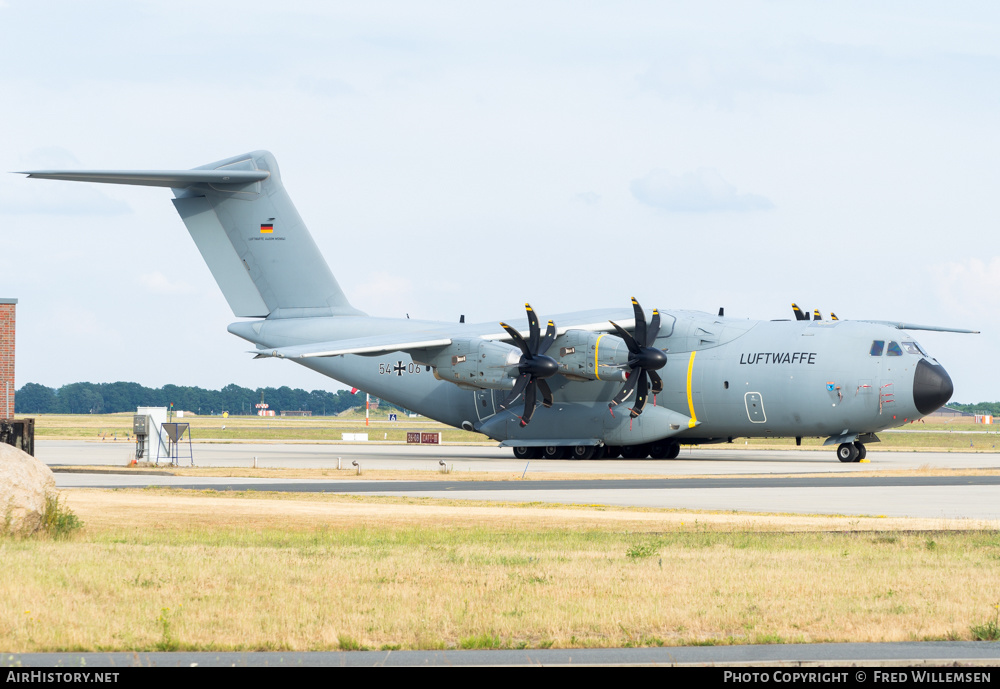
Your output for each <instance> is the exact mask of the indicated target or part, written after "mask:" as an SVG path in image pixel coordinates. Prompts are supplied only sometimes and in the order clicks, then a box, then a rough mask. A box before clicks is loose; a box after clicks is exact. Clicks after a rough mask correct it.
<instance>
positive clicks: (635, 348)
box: [608, 321, 642, 354]
mask: <svg viewBox="0 0 1000 689" xmlns="http://www.w3.org/2000/svg"><path fill="white" fill-rule="evenodd" d="M608 323H610V324H611V325H613V326H615V332H617V333H618V337H620V338H622V339H623V340H625V345H626V346H627V347H628V351H630V352H632V353H633V354H638V353H639V350H641V349H642V348H641V347H640V346H639V345H638V344H637V343H636V341H635V340H634V339H633V338H632V336H631V335H629V334H628V331H627V330H625V329H624V328H622V327H621V326H620V325H618V324H617V323H615V322H614V321H608Z"/></svg>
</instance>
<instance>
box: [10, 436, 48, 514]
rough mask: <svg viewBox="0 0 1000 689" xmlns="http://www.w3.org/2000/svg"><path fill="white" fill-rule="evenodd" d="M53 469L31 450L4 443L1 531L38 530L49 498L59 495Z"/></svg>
mask: <svg viewBox="0 0 1000 689" xmlns="http://www.w3.org/2000/svg"><path fill="white" fill-rule="evenodd" d="M56 495H57V492H56V479H55V476H53V475H52V470H51V469H49V468H48V467H47V466H45V464H43V463H42V462H40V461H38V460H37V459H35V458H34V457H32V456H31V455H29V454H28V453H27V452H23V451H22V450H19V449H17V448H16V447H13V446H12V445H7V444H6V443H0V532H7V533H34V532H35V531H37V530H38V528H39V527H40V526H41V525H42V516H43V515H44V514H45V503H46V498H47V497H49V496H52V497H55V496H56Z"/></svg>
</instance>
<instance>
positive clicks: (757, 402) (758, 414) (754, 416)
mask: <svg viewBox="0 0 1000 689" xmlns="http://www.w3.org/2000/svg"><path fill="white" fill-rule="evenodd" d="M743 400H744V402H746V406H747V417H749V419H750V423H765V422H767V416H766V415H765V414H764V398H763V397H761V394H760V393H759V392H748V393H747V394H745V395H744V396H743Z"/></svg>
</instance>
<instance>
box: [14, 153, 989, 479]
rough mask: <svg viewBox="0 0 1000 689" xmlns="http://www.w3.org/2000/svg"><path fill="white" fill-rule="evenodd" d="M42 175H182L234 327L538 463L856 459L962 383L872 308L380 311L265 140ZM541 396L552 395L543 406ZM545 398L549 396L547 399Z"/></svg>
mask: <svg viewBox="0 0 1000 689" xmlns="http://www.w3.org/2000/svg"><path fill="white" fill-rule="evenodd" d="M24 174H28V175H29V176H30V177H37V178H46V179H59V180H75V181H84V182H106V183H112V184H138V185H145V186H156V187H169V188H171V189H172V190H173V193H174V197H175V198H174V199H173V203H174V207H175V208H176V209H177V212H178V213H179V214H180V216H181V219H182V220H183V221H184V224H185V225H186V226H187V229H188V231H189V232H190V233H191V237H192V238H193V239H194V242H195V244H196V245H197V246H198V249H199V250H200V251H201V254H202V256H203V257H204V259H205V262H206V263H207V264H208V267H209V269H210V270H211V271H212V275H213V276H214V277H215V279H216V281H217V282H218V284H219V287H220V288H221V289H222V292H223V293H224V294H225V297H226V299H227V300H228V302H229V305H230V306H231V307H232V309H233V313H234V314H235V315H236V316H238V317H243V318H250V319H253V320H243V321H238V322H236V323H233V324H231V325H230V326H229V331H230V332H231V333H233V334H235V335H237V336H239V337H242V338H243V339H245V340H248V341H249V342H252V343H253V344H254V345H256V347H257V350H256V351H257V356H267V357H280V358H284V359H288V360H290V361H294V362H295V363H298V364H301V365H303V366H306V367H308V368H311V369H314V370H316V371H318V372H320V373H323V374H325V375H327V376H330V377H331V378H334V379H336V380H338V381H340V382H342V383H345V384H347V385H352V386H354V387H357V388H360V389H362V390H365V391H367V392H370V393H373V394H375V395H377V396H379V397H381V398H383V399H385V400H388V401H390V402H393V403H396V404H399V405H401V406H403V407H405V408H407V409H412V410H414V411H416V412H419V413H421V414H423V415H425V416H428V417H430V418H432V419H437V420H438V421H442V422H444V423H446V424H450V425H452V426H458V427H461V428H464V429H467V430H470V431H478V432H479V433H482V434H484V435H486V436H489V437H490V438H493V439H495V440H498V441H500V443H501V444H502V445H505V446H509V447H512V448H513V451H514V454H515V455H516V456H517V457H521V458H535V457H547V458H557V457H563V456H567V455H568V456H570V457H573V458H576V459H585V458H591V457H616V456H618V455H619V454H621V455H623V456H626V457H645V456H652V457H655V458H673V457H676V456H677V454H678V452H679V451H680V446H681V444H694V443H697V444H703V443H720V442H727V441H729V442H731V441H732V440H733V439H734V438H736V437H795V438H797V439H801V438H802V437H807V436H808V437H822V438H826V444H829V445H836V446H837V457H838V459H840V461H842V462H853V461H858V460H860V459H862V458H864V456H865V444H866V443H869V442H877V440H878V438H877V437H876V435H875V433H876V432H877V431H880V430H883V429H885V428H889V427H892V426H899V425H902V424H904V423H906V422H908V421H912V420H914V419H917V418H919V417H922V416H924V415H926V414H929V413H930V412H932V411H934V410H935V409H937V408H938V407H940V406H941V405H943V404H944V403H945V402H947V401H948V399H949V398H950V397H951V394H952V391H953V388H952V382H951V378H950V377H949V376H948V374H947V372H946V371H945V370H944V368H943V367H942V366H941V365H940V364H939V363H938V362H937V361H935V360H934V359H933V358H931V357H930V356H929V355H928V354H927V353H926V352H925V351H924V350H923V349H922V348H921V347H920V345H919V344H917V343H916V341H915V340H914V339H913V337H911V336H910V335H909V334H908V333H906V332H905V330H943V331H949V332H973V331H968V330H954V329H948V328H938V327H932V326H918V325H912V324H906V323H891V322H884V321H854V320H846V321H845V320H839V321H838V320H833V321H823V320H815V319H814V320H808V316H806V317H805V319H804V320H795V321H791V320H789V321H751V320H740V319H733V318H725V317H723V316H722V315H721V313H720V315H718V316H715V315H712V314H708V313H701V312H695V311H679V310H670V311H656V310H654V311H653V312H652V314H651V317H650V318H649V320H648V322H647V320H646V314H645V311H644V310H643V308H642V307H641V306H640V305H639V303H638V302H636V301H635V299H633V300H632V308H631V309H607V310H594V311H582V312H576V313H567V314H561V315H554V316H552V320H549V321H548V324H547V328H546V329H545V332H544V333H542V329H541V326H540V325H539V320H538V317H537V316H536V314H535V312H534V310H532V308H531V307H530V306H527V316H528V318H527V328H524V327H521V328H520V329H518V328H515V327H513V326H511V325H508V324H507V323H499V324H497V323H496V322H490V323H479V324H472V323H469V324H466V323H438V322H426V321H418V320H410V319H391V318H377V317H372V316H368V315H366V314H364V313H362V312H360V311H358V310H357V309H355V308H354V307H352V306H351V304H350V303H349V302H348V300H347V298H346V297H345V295H344V292H343V291H342V290H341V288H340V285H338V284H337V280H336V279H335V278H334V276H333V273H331V272H330V268H329V267H328V266H327V264H326V261H324V259H323V257H322V256H321V255H320V253H319V250H318V249H317V247H316V244H315V243H314V242H313V239H312V237H311V236H310V234H309V232H308V230H307V229H306V226H305V224H304V223H303V222H302V219H301V218H300V217H299V214H298V212H297V211H296V210H295V207H294V206H293V205H292V202H291V200H290V199H289V197H288V195H287V193H286V192H285V189H284V187H283V186H282V184H281V177H280V176H279V174H278V166H277V164H276V162H275V159H274V157H273V156H272V155H271V154H270V153H268V152H265V151H256V152H253V153H248V154H246V155H241V156H236V157H234V158H230V159H228V160H222V161H219V162H216V163H211V164H209V165H204V166H202V167H199V168H195V169H193V170H181V171H67V170H44V171H35V172H28V173H24ZM539 405H540V406H539ZM536 407H537V408H536Z"/></svg>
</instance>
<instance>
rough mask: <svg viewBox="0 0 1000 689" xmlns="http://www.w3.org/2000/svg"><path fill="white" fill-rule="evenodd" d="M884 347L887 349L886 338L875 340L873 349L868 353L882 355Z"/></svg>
mask: <svg viewBox="0 0 1000 689" xmlns="http://www.w3.org/2000/svg"><path fill="white" fill-rule="evenodd" d="M883 349H885V340H875V341H874V342H872V349H871V351H870V352H868V353H869V354H871V355H872V356H882V350H883Z"/></svg>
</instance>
